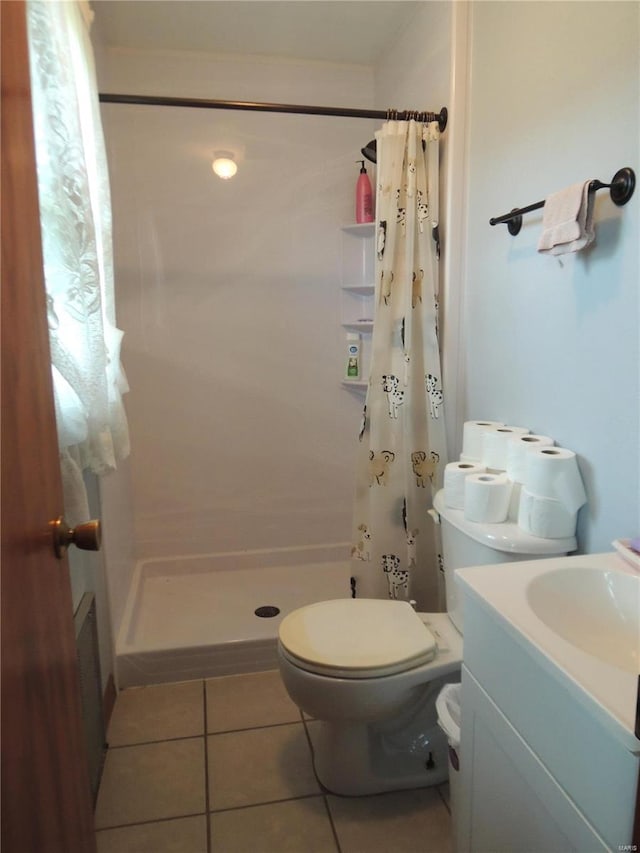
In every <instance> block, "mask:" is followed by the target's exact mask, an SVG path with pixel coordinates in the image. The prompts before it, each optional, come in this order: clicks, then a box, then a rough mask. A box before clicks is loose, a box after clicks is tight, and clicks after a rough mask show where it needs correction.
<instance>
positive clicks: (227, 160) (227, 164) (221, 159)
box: [211, 151, 238, 181]
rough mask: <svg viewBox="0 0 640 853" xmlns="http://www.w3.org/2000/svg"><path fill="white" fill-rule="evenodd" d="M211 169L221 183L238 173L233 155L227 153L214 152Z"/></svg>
mask: <svg viewBox="0 0 640 853" xmlns="http://www.w3.org/2000/svg"><path fill="white" fill-rule="evenodd" d="M211 168H212V169H213V171H214V172H215V173H216V175H217V176H218V177H219V178H222V180H223V181H228V180H229V178H232V177H233V176H234V175H235V173H236V172H237V171H238V166H237V164H236V162H235V160H234V159H233V154H231V153H230V152H228V151H220V152H216V155H215V160H214V161H213V163H212V164H211Z"/></svg>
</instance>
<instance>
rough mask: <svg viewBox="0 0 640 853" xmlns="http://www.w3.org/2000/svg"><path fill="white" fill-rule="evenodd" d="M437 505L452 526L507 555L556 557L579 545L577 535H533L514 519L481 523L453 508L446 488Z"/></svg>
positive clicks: (441, 490)
mask: <svg viewBox="0 0 640 853" xmlns="http://www.w3.org/2000/svg"><path fill="white" fill-rule="evenodd" d="M433 507H434V509H435V510H436V512H437V513H438V515H440V516H442V518H444V519H445V521H448V522H449V524H451V526H452V527H455V528H456V529H457V530H460V531H461V532H462V533H464V534H466V535H467V536H468V537H469V538H470V539H473V540H474V541H475V542H479V543H480V544H481V545H484V546H485V547H486V548H493V549H494V551H504V552H506V553H507V554H531V555H532V556H536V555H537V554H542V555H544V556H546V557H552V556H556V555H559V554H568V553H570V552H571V551H575V550H576V548H577V547H578V543H577V542H576V538H575V536H567V537H565V538H564V539H543V538H542V537H541V536H531V534H529V533H526V532H525V531H524V530H522V529H521V528H520V527H518V525H517V524H515V523H514V522H512V521H502V522H500V524H481V523H479V522H477V521H469V520H468V519H466V518H465V517H464V510H461V509H453V508H452V507H450V506H447V505H446V503H445V502H444V489H440V491H439V492H438V493H437V494H436V496H435V498H434V499H433Z"/></svg>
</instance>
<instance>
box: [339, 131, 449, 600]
mask: <svg viewBox="0 0 640 853" xmlns="http://www.w3.org/2000/svg"><path fill="white" fill-rule="evenodd" d="M439 137H440V133H439V130H438V125H437V123H435V122H434V123H431V124H428V125H424V124H422V123H418V122H415V121H410V122H398V121H391V122H387V123H386V124H385V125H384V126H383V128H382V129H381V130H380V131H378V133H376V147H377V156H378V166H377V193H376V223H377V224H376V228H377V238H376V240H377V245H376V251H377V258H376V282H375V285H376V289H375V300H376V307H375V317H374V330H373V342H372V361H371V369H370V375H369V386H368V390H367V397H366V403H365V408H364V412H363V420H362V426H361V430H360V447H359V455H358V463H357V473H356V500H355V510H354V530H353V547H352V552H351V553H352V574H353V576H354V577H355V578H356V585H357V595H358V597H362V598H365V597H370V598H381V597H386V596H389V597H391V598H398V599H408V598H415V599H417V601H418V604H419V606H420V607H421V609H424V610H438V609H441V606H442V594H441V587H442V584H441V583H440V582H439V568H440V566H439V562H440V561H439V559H438V552H439V547H438V539H439V537H438V533H437V529H436V528H435V526H434V524H433V523H432V521H431V519H430V518H429V517H428V514H427V512H428V510H429V508H430V507H431V498H432V494H435V491H436V489H437V488H438V487H439V485H440V483H441V475H442V471H443V470H444V466H445V464H446V462H447V459H446V438H445V428H444V398H443V392H442V374H441V372H440V354H439V349H438V271H437V266H438V256H439V251H438V243H437V236H438V158H439V155H438V145H439Z"/></svg>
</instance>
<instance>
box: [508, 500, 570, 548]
mask: <svg viewBox="0 0 640 853" xmlns="http://www.w3.org/2000/svg"><path fill="white" fill-rule="evenodd" d="M577 519H578V514H577V512H571V511H570V510H568V509H567V508H566V507H565V505H564V504H563V503H562V501H559V500H557V499H555V498H545V497H541V496H540V495H533V494H531V492H529V491H527V489H525V488H523V489H522V491H521V492H520V504H519V507H518V527H519V528H520V529H521V530H524V531H525V533H530V534H531V536H539V537H541V538H542V539H565V538H567V537H568V536H574V535H575V532H576V522H577Z"/></svg>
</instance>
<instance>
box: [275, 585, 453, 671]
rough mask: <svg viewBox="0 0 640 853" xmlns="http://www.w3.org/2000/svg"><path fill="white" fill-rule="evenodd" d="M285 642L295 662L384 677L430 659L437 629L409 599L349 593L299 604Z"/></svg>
mask: <svg viewBox="0 0 640 853" xmlns="http://www.w3.org/2000/svg"><path fill="white" fill-rule="evenodd" d="M279 639H280V648H281V651H282V653H283V654H284V656H285V657H286V658H288V659H289V660H290V661H291V663H293V664H294V665H296V666H298V667H300V668H301V669H304V670H307V671H308V672H314V673H318V674H320V675H327V676H331V677H337V678H379V677H381V676H385V675H393V674H394V673H399V672H405V671H406V670H409V669H414V668H415V667H417V666H421V665H422V664H425V663H428V662H429V661H430V660H433V658H434V657H435V655H436V651H437V645H436V640H435V638H434V636H433V634H432V633H431V632H430V631H429V629H428V628H427V626H426V625H425V624H424V622H423V621H422V620H421V619H420V617H419V616H418V615H417V613H416V612H415V611H414V610H413V608H412V607H411V605H410V604H408V603H407V602H406V601H385V600H378V599H366V598H355V599H351V598H345V599H336V600H332V601H321V602H319V603H318V604H310V605H309V606H307V607H301V608H300V609H298V610H294V611H293V612H292V613H290V614H289V615H288V616H285V618H284V619H283V620H282V622H281V624H280V629H279Z"/></svg>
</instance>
